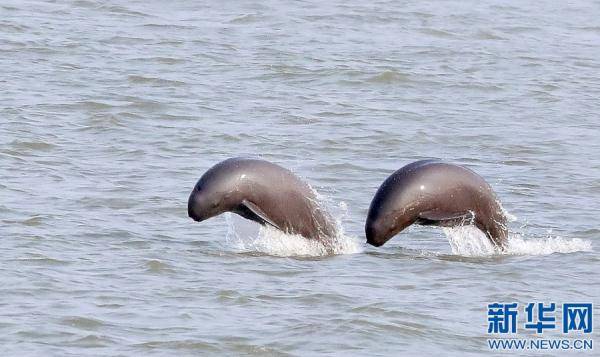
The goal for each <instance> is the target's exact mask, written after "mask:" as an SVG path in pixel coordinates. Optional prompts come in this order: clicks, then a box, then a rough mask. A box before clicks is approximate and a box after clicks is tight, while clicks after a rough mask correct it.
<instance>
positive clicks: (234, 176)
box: [188, 160, 244, 222]
mask: <svg viewBox="0 0 600 357" xmlns="http://www.w3.org/2000/svg"><path fill="white" fill-rule="evenodd" d="M237 169H238V168H237V167H236V165H235V163H234V164H233V165H232V164H231V162H229V163H228V161H227V160H226V161H224V162H222V163H220V164H217V165H215V166H213V167H212V168H211V169H210V170H208V171H207V172H206V173H205V174H204V175H202V177H201V178H200V180H198V182H197V183H196V186H194V189H193V190H192V193H191V194H190V198H189V199H188V215H189V216H190V218H192V219H193V220H195V221H197V222H202V221H204V220H206V219H209V218H211V217H215V216H218V215H220V214H221V213H225V212H231V211H233V210H235V208H236V207H238V206H239V205H240V203H241V202H242V200H243V199H244V197H243V195H242V192H241V190H240V181H241V180H242V179H243V173H238V172H236V171H239V170H237Z"/></svg>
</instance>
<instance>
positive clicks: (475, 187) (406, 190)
mask: <svg viewBox="0 0 600 357" xmlns="http://www.w3.org/2000/svg"><path fill="white" fill-rule="evenodd" d="M506 221H507V219H506V215H505V214H504V211H503V210H502V207H501V206H500V203H499V201H498V199H497V198H496V195H495V194H494V191H492V188H491V187H490V185H488V184H487V182H485V180H484V179H483V178H482V177H481V176H479V175H477V174H476V173H475V172H473V171H471V170H469V169H467V168H465V167H462V166H458V165H453V164H448V163H444V162H441V161H438V160H422V161H416V162H413V163H411V164H408V165H406V166H404V167H402V168H401V169H399V170H398V171H396V172H394V173H393V174H392V175H391V176H390V177H388V178H387V179H386V180H385V181H384V182H383V184H382V185H381V186H380V187H379V190H378V191H377V193H376V194H375V197H373V200H372V201H371V207H370V208H369V213H368V216H367V221H366V224H365V233H366V235H367V243H369V244H372V245H374V246H376V247H379V246H381V245H383V244H384V243H385V242H387V241H388V240H389V239H391V238H392V237H393V236H395V235H396V234H398V233H399V232H401V231H402V230H404V229H405V228H406V227H408V226H410V225H411V224H421V225H435V226H444V227H452V226H458V225H466V224H475V226H476V227H477V228H479V229H480V230H481V231H483V232H484V233H485V234H486V235H487V237H488V238H489V239H490V241H491V242H492V243H493V244H494V246H495V247H496V248H497V249H503V248H504V247H505V246H506V241H507V239H508V230H507V224H506Z"/></svg>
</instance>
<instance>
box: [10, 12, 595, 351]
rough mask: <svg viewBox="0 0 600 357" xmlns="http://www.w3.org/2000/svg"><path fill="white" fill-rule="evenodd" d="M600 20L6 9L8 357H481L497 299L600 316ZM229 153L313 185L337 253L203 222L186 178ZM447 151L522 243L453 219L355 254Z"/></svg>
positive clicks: (589, 15) (528, 15) (227, 222)
mask: <svg viewBox="0 0 600 357" xmlns="http://www.w3.org/2000/svg"><path fill="white" fill-rule="evenodd" d="M599 18H600V3H598V2H597V1H596V2H592V1H580V2H576V3H574V4H570V5H567V4H566V3H563V2H559V1H547V2H541V3H540V2H522V1H508V2H506V1H485V2H480V1H466V2H465V1H456V2H452V1H450V2H447V1H443V2H437V1H433V2H431V1H427V2H424V1H414V2H401V1H376V2H365V1H339V2H338V1H328V2H323V3H318V2H314V3H311V2H291V1H289V2H287V1H286V2H278V1H261V2H252V1H248V2H246V1H244V2H237V1H218V2H202V1H188V0H181V1H179V0H176V1H168V2H165V1H91V0H90V1H87V0H80V1H56V2H43V1H39V2H38V1H12V0H8V1H6V0H5V1H2V2H0V163H1V165H0V170H1V171H0V172H1V180H0V197H1V200H0V220H1V227H0V230H1V231H0V232H1V234H0V239H1V241H0V248H1V251H2V254H1V259H0V281H1V284H0V352H2V355H61V356H81V355H140V354H149V355H205V354H215V355H222V354H225V355H260V356H263V355H294V356H307V355H343V356H345V355H401V354H425V355H448V354H452V355H461V356H464V355H479V354H482V353H489V352H490V351H489V350H488V349H487V345H486V339H487V338H488V337H489V336H488V335H487V333H486V332H487V321H486V320H487V315H486V313H487V311H486V308H487V304H488V303H490V302H494V301H504V302H512V301H515V302H519V303H521V304H525V303H527V302H533V301H546V302H550V301H552V302H557V303H563V302H573V301H575V302H577V301H579V302H596V303H600V301H598V297H599V296H600V288H599V286H600V277H599V275H598V266H599V262H600V255H599V254H598V244H599V243H598V239H599V236H600V229H599V225H598V218H599V217H600V139H599V138H600V129H599V126H600V117H599V114H598V113H599V112H600V102H599V100H598V98H600V75H599V73H600V25H599V22H598V19H599ZM232 156H259V157H262V158H264V159H267V160H271V161H274V162H276V163H278V164H280V165H283V166H285V167H288V168H290V169H292V170H293V171H294V172H295V173H297V174H298V175H300V176H302V177H303V178H305V179H306V180H307V181H308V182H309V183H310V184H311V185H312V186H313V187H314V188H315V189H316V190H317V191H318V192H319V194H320V195H321V196H322V199H323V201H324V202H325V204H326V205H327V207H328V208H329V210H330V211H331V212H332V214H333V215H334V216H335V217H337V218H338V219H339V220H340V225H341V227H342V228H343V230H344V232H345V236H344V239H343V240H342V242H341V243H340V247H339V253H340V254H337V255H333V256H327V255H325V256H323V255H322V252H321V251H320V250H319V249H318V247H314V246H311V244H310V242H307V241H304V240H302V239H300V238H298V237H291V236H284V235H281V234H279V233H278V232H275V231H271V230H268V229H267V230H265V229H263V230H260V231H259V229H258V227H257V226H256V225H254V224H253V223H248V222H247V221H244V220H242V219H240V218H237V217H234V216H226V215H222V216H219V217H217V218H214V219H211V220H208V221H205V222H202V223H200V224H198V223H195V222H193V221H192V220H190V219H189V218H188V217H187V206H186V204H187V198H188V195H189V192H190V190H191V189H192V187H193V185H194V183H195V182H196V180H197V179H198V178H199V177H200V176H201V175H202V173H203V172H204V171H205V170H207V169H208V168H209V167H211V166H212V165H213V164H215V163H217V162H219V161H221V160H223V159H225V158H228V157H232ZM431 157H434V158H441V159H446V160H449V161H452V162H455V163H459V164H463V165H466V166H468V167H470V168H472V169H473V170H475V171H477V172H478V173H480V174H481V175H482V176H484V177H485V178H486V179H487V180H488V181H489V182H490V184H491V185H492V186H493V188H494V189H495V191H496V192H497V194H498V196H499V197H500V199H501V200H502V202H503V205H504V208H505V209H506V210H507V211H508V212H509V213H510V214H511V215H512V216H514V217H513V218H514V219H513V221H512V222H511V223H510V229H511V232H512V233H511V241H510V249H509V254H504V255H490V254H488V253H486V252H485V249H483V248H482V247H481V244H482V242H481V241H480V240H478V239H479V238H478V236H477V232H476V231H469V230H461V229H455V230H447V231H446V232H444V231H443V230H442V229H437V228H425V227H413V228H411V229H409V230H408V231H406V232H403V233H401V234H400V235H399V236H397V237H396V238H394V239H393V240H391V241H390V242H389V243H388V244H386V245H385V246H383V247H380V248H374V247H370V246H366V245H365V244H364V243H363V242H364V233H363V227H364V220H365V217H366V213H367V209H368V206H369V203H370V201H371V198H372V197H373V195H374V193H375V191H376V190H377V188H378V186H379V184H381V182H382V181H383V180H384V179H385V178H386V177H387V176H388V175H389V174H391V173H392V172H393V171H394V170H396V169H398V168H400V167H401V166H403V165H405V164H407V163H409V162H412V161H415V160H418V159H422V158H431ZM483 243H485V241H484V242H483ZM554 335H560V331H558V332H555V333H552V332H551V333H549V334H546V335H545V336H554Z"/></svg>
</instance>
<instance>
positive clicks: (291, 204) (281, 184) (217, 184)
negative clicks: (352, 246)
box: [188, 158, 337, 242]
mask: <svg viewBox="0 0 600 357" xmlns="http://www.w3.org/2000/svg"><path fill="white" fill-rule="evenodd" d="M224 212H233V213H236V214H239V215H240V216H242V217H244V218H246V219H249V220H252V221H255V222H258V223H260V224H262V225H266V224H268V225H271V226H273V227H276V228H278V229H280V230H282V231H283V232H286V233H290V234H300V235H302V236H304V237H305V238H309V239H318V240H321V241H324V242H326V241H329V240H327V239H326V238H327V237H334V236H335V235H336V233H337V232H336V229H335V224H333V222H334V221H333V220H332V219H331V217H330V216H329V215H328V214H327V212H326V211H325V210H323V209H322V208H321V206H320V205H319V202H318V200H317V198H316V197H315V193H314V192H313V190H312V189H311V188H310V186H309V185H308V184H306V183H305V182H304V181H302V180H301V179H300V178H298V176H296V175H294V174H293V173H292V172H291V171H289V170H287V169H285V168H283V167H281V166H279V165H276V164H273V163H270V162H268V161H264V160H258V159H247V158H232V159H228V160H225V161H223V162H220V163H218V164H216V165H215V166H213V167H212V168H210V169H209V170H208V171H207V172H206V173H205V174H204V175H202V177H201V178H200V180H198V183H196V186H195V187H194V190H193V191H192V193H191V194H190V198H189V200H188V215H189V216H190V217H191V218H192V219H194V220H195V221H198V222H201V221H204V220H206V219H208V218H211V217H214V216H217V215H219V214H221V213H224Z"/></svg>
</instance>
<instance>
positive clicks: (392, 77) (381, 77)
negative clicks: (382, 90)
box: [368, 71, 411, 84]
mask: <svg viewBox="0 0 600 357" xmlns="http://www.w3.org/2000/svg"><path fill="white" fill-rule="evenodd" d="M410 81H411V79H410V77H409V76H408V75H407V74H404V73H399V72H395V71H384V72H382V73H380V74H378V75H376V76H374V77H371V78H369V79H368V82H371V83H385V84H391V83H403V82H410Z"/></svg>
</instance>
